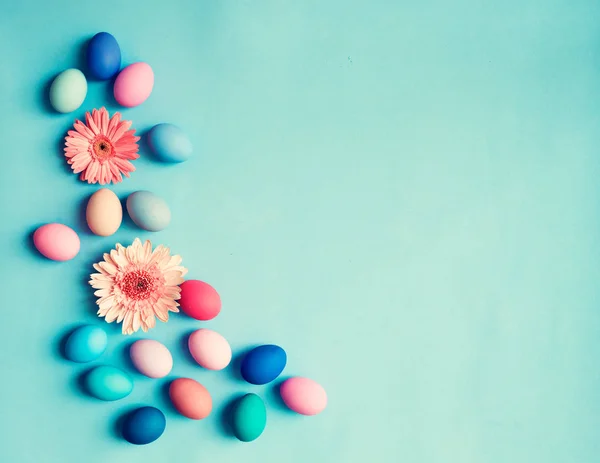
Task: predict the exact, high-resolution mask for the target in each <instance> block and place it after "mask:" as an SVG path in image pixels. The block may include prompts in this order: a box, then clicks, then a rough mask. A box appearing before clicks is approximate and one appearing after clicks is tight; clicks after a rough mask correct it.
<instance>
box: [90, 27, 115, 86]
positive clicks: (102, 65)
mask: <svg viewBox="0 0 600 463" xmlns="http://www.w3.org/2000/svg"><path fill="white" fill-rule="evenodd" d="M86 61H87V68H88V71H89V72H90V74H91V75H92V77H94V78H95V79H99V80H106V79H110V78H111V77H113V76H114V75H116V74H117V72H119V69H121V48H119V44H118V43H117V39H115V38H114V37H113V36H112V35H110V34H109V33H108V32H99V33H97V34H96V35H94V37H92V39H91V40H90V42H89V43H88V46H87V50H86Z"/></svg>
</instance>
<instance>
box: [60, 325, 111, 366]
mask: <svg viewBox="0 0 600 463" xmlns="http://www.w3.org/2000/svg"><path fill="white" fill-rule="evenodd" d="M107 345H108V336H107V335H106V331H104V330H103V329H102V328H100V327H99V326H92V325H83V326H80V327H79V328H77V329H75V330H74V331H73V332H72V333H71V334H70V335H69V337H68V338H67V341H66V342H65V349H64V351H65V357H67V358H68V359H69V360H71V361H73V362H79V363H85V362H91V361H92V360H96V359H97V358H98V357H100V356H101V355H102V354H103V353H104V351H105V350H106V346H107Z"/></svg>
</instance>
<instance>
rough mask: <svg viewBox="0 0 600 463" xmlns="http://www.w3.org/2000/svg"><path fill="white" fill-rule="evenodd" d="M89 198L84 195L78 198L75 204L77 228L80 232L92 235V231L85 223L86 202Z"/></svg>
mask: <svg viewBox="0 0 600 463" xmlns="http://www.w3.org/2000/svg"><path fill="white" fill-rule="evenodd" d="M89 200H90V198H89V197H88V196H87V195H86V196H85V197H83V198H81V199H80V200H79V204H78V205H77V220H76V221H77V228H78V231H79V233H80V234H82V235H88V236H92V235H93V233H92V231H91V230H90V227H88V224H87V204H88V201H89Z"/></svg>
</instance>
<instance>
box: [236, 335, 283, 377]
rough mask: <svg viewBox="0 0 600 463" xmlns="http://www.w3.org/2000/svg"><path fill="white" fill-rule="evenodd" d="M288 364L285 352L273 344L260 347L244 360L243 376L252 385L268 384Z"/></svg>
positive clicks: (248, 354) (249, 353)
mask: <svg viewBox="0 0 600 463" xmlns="http://www.w3.org/2000/svg"><path fill="white" fill-rule="evenodd" d="M286 362H287V355H286V354H285V351H284V350H283V349H282V348H281V347H279V346H275V345H272V344H267V345H264V346H259V347H256V348H254V349H252V350H251V351H250V352H248V353H247V354H246V355H245V357H244V359H243V360H242V376H243V378H244V379H245V380H246V381H248V382H249V383H251V384H267V383H270V382H271V381H273V380H274V379H275V378H277V377H278V376H279V375H280V374H281V372H282V371H283V369H284V368H285V364H286Z"/></svg>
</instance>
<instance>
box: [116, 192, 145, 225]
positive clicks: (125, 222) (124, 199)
mask: <svg viewBox="0 0 600 463" xmlns="http://www.w3.org/2000/svg"><path fill="white" fill-rule="evenodd" d="M131 193H133V192H131ZM131 193H127V194H126V195H125V196H124V197H122V198H119V201H120V202H121V209H123V219H122V221H121V226H120V227H119V230H133V231H136V232H139V231H140V228H139V227H138V226H137V225H136V224H135V222H134V221H133V220H132V219H131V217H130V215H129V212H127V198H129V195H130V194H131Z"/></svg>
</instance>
